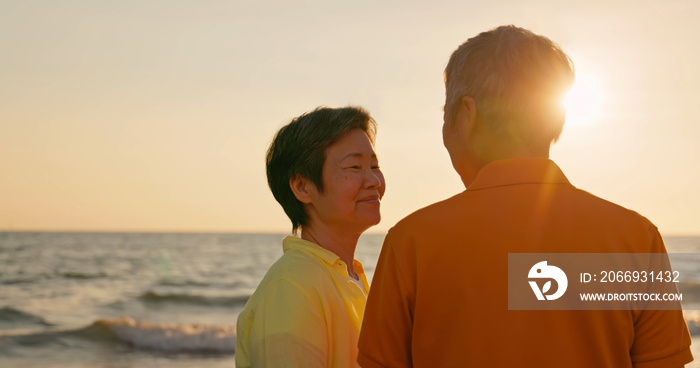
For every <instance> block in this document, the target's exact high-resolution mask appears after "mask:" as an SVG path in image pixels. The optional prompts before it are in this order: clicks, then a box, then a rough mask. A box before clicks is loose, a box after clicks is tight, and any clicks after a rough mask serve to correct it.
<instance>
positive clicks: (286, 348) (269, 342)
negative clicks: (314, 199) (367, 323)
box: [236, 236, 369, 368]
mask: <svg viewBox="0 0 700 368" xmlns="http://www.w3.org/2000/svg"><path fill="white" fill-rule="evenodd" d="M283 248H284V255H282V257H280V259H279V260H277V262H275V264H273V265H272V267H270V269H269V270H268V271H267V274H266V275H265V277H264V278H263V280H262V281H261V282H260V285H258V288H257V289H256V290H255V292H254V293H253V295H252V296H251V297H250V299H249V300H248V302H247V303H246V306H245V309H244V310H243V311H242V312H241V314H240V315H239V316H238V324H237V326H236V329H237V334H238V339H237V341H236V366H237V367H238V368H246V367H358V365H357V362H356V359H357V340H358V336H359V334H360V326H361V325H362V316H363V314H364V311H365V302H366V300H367V297H366V294H365V292H364V291H363V290H362V289H361V288H360V286H359V285H358V284H356V283H355V282H354V281H352V280H351V279H350V277H349V276H348V272H347V266H346V264H345V263H344V262H343V261H341V260H340V258H339V257H338V256H337V255H336V254H335V253H333V252H331V251H329V250H327V249H325V248H322V247H321V246H319V245H316V244H314V243H312V242H309V241H306V240H302V239H299V238H296V237H293V236H288V237H286V238H284V241H283ZM353 266H354V270H355V272H356V273H357V274H358V275H359V276H360V279H361V280H362V285H364V290H367V291H368V290H369V285H368V284H367V278H366V277H365V272H364V269H363V268H362V264H360V262H359V261H357V260H354V262H353Z"/></svg>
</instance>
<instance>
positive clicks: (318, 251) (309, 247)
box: [282, 236, 365, 275]
mask: <svg viewBox="0 0 700 368" xmlns="http://www.w3.org/2000/svg"><path fill="white" fill-rule="evenodd" d="M282 249H283V250H284V252H285V253H286V252H287V251H288V250H290V249H301V250H305V251H307V252H309V253H311V254H314V255H316V256H317V257H319V258H321V259H323V260H324V261H326V262H327V263H328V264H329V265H334V264H336V262H338V260H339V259H340V257H338V255H337V254H335V253H333V252H331V251H330V250H328V249H326V248H324V247H322V246H320V245H318V244H316V243H312V242H310V241H308V240H304V239H300V238H297V237H296V236H286V237H285V238H284V240H282ZM352 264H353V266H354V269H355V272H357V273H361V274H363V275H364V273H365V269H364V267H362V263H360V261H358V260H356V259H353V260H352Z"/></svg>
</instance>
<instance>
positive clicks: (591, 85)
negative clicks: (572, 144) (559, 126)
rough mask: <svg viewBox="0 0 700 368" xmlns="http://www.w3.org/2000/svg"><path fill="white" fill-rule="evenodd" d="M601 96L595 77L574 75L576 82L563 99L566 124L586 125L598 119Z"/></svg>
mask: <svg viewBox="0 0 700 368" xmlns="http://www.w3.org/2000/svg"><path fill="white" fill-rule="evenodd" d="M600 101H601V94H600V90H599V89H598V83H597V81H596V79H595V77H593V76H591V75H590V74H585V73H576V81H575V82H574V85H573V86H572V87H571V90H570V91H569V93H568V94H567V95H566V97H565V98H564V105H565V106H566V124H569V125H587V124H590V123H592V122H594V121H595V120H596V119H597V117H598V112H599V108H600Z"/></svg>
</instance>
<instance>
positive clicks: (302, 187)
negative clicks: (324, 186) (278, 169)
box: [289, 174, 315, 204]
mask: <svg viewBox="0 0 700 368" xmlns="http://www.w3.org/2000/svg"><path fill="white" fill-rule="evenodd" d="M311 186H314V184H313V183H312V182H311V180H309V179H307V178H305V177H303V176H301V175H299V174H295V175H294V176H292V177H291V178H289V187H290V188H291V189H292V193H294V196H295V197H297V199H298V200H299V202H301V203H304V204H309V203H311V198H312V197H311V191H313V190H314V189H315V186H314V188H313V189H312V188H311Z"/></svg>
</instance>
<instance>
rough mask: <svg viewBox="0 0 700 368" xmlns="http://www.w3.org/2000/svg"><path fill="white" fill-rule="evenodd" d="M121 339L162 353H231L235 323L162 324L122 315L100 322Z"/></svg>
mask: <svg viewBox="0 0 700 368" xmlns="http://www.w3.org/2000/svg"><path fill="white" fill-rule="evenodd" d="M101 322H102V323H104V324H105V325H107V326H108V327H109V328H110V329H111V330H112V332H114V334H115V335H116V336H117V337H118V338H119V339H120V340H122V341H125V342H128V343H130V344H132V345H134V346H135V347H137V348H141V349H149V350H158V351H165V352H213V353H233V352H234V350H235V349H236V328H235V326H218V325H204V324H165V323H158V324H155V323H148V322H142V321H136V320H134V319H133V318H129V317H122V318H118V319H113V320H103V321H101Z"/></svg>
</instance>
